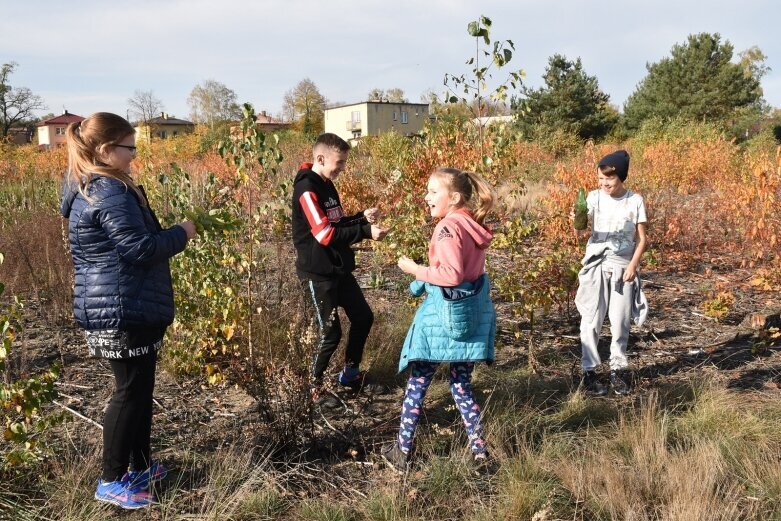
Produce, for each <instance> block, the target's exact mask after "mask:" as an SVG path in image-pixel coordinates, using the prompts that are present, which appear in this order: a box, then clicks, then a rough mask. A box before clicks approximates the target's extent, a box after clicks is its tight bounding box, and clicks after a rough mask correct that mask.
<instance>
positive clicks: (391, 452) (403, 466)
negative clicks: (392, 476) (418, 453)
mask: <svg viewBox="0 0 781 521" xmlns="http://www.w3.org/2000/svg"><path fill="white" fill-rule="evenodd" d="M380 455H381V456H382V459H384V460H385V463H387V464H388V466H390V467H391V468H392V469H393V470H395V471H396V472H400V473H404V472H406V471H407V469H408V468H409V454H406V453H405V452H404V451H403V450H401V447H399V444H398V443H396V442H395V441H394V442H393V443H389V444H387V445H385V446H384V447H382V449H380Z"/></svg>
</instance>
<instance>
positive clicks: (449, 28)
mask: <svg viewBox="0 0 781 521" xmlns="http://www.w3.org/2000/svg"><path fill="white" fill-rule="evenodd" d="M780 5H781V3H778V2H773V1H771V0H743V1H742V2H736V1H735V0H730V1H724V0H711V1H687V0H678V1H670V0H657V1H656V2H648V1H635V0H623V1H619V0H547V1H546V0H514V1H495V0H483V1H481V2H475V1H474V0H472V1H462V0H451V1H445V0H418V1H409V0H398V1H396V2H395V3H392V2H388V1H383V2H380V1H374V0H363V1H355V0H338V1H328V2H326V1H311V0H286V1H281V0H258V1H249V0H243V1H242V0H220V1H219V2H218V1H207V0H186V1H185V0H156V1H151V0H138V1H128V2H106V1H93V0H84V1H74V2H63V1H62V0H59V1H50V0H33V1H28V2H22V1H17V0H13V1H11V0H6V1H3V2H2V7H0V13H1V14H0V62H1V63H5V62H8V61H15V62H17V63H18V64H19V66H18V68H17V70H16V72H15V73H14V75H13V76H12V78H11V83H12V85H14V86H25V87H29V88H30V89H32V90H33V91H34V92H35V93H37V94H39V95H41V96H42V97H43V98H44V100H45V102H46V104H47V105H48V108H49V110H48V111H51V112H54V113H57V114H59V113H61V112H62V109H63V107H65V108H67V109H68V110H69V111H70V112H73V113H77V114H81V115H84V116H86V115H88V114H90V113H92V112H95V111H99V110H107V111H111V112H116V113H119V114H124V113H125V110H126V109H127V98H128V97H130V96H131V95H132V94H133V92H134V91H135V90H136V89H142V90H153V91H154V93H155V95H156V96H157V97H158V98H160V99H161V100H162V101H163V103H164V105H165V109H166V110H167V111H168V112H169V113H172V114H175V115H176V116H178V117H189V109H188V107H187V96H188V95H189V93H190V91H191V90H192V88H193V87H194V86H195V85H196V84H198V83H200V82H201V81H203V80H206V79H215V80H217V81H220V82H222V83H224V84H226V85H227V86H228V87H230V88H231V89H233V90H234V91H235V92H236V93H237V95H238V99H239V101H241V102H243V101H250V102H252V103H253V104H254V105H255V107H256V108H257V109H258V110H263V109H265V110H268V111H269V112H271V113H278V112H279V111H280V110H281V107H282V99H283V96H284V94H285V92H286V91H287V90H289V89H291V88H292V87H293V86H295V84H296V83H297V82H298V81H299V80H301V79H303V78H305V77H309V78H311V79H312V80H313V81H314V82H315V83H316V84H317V86H318V87H319V89H320V91H321V92H322V93H323V95H325V96H326V98H328V100H329V101H332V102H347V103H352V102H357V101H361V100H363V99H365V98H366V95H367V93H368V91H369V90H370V89H372V88H373V87H379V88H390V87H400V88H402V89H404V91H405V92H406V95H407V97H408V98H409V99H410V101H414V102H417V101H419V100H420V95H421V94H422V93H424V92H425V91H427V90H429V89H433V90H434V91H435V92H442V91H443V86H442V79H443V77H444V74H445V73H446V72H448V73H453V74H460V73H462V72H466V71H467V67H466V65H464V61H465V60H466V59H467V58H468V57H469V56H470V55H471V54H472V53H473V52H474V41H473V40H471V39H470V38H469V37H468V36H467V35H466V25H467V23H468V22H469V21H470V20H474V19H476V18H477V17H478V16H479V15H481V14H484V15H486V16H488V17H490V18H491V19H492V20H493V28H492V37H493V38H494V39H511V40H513V41H514V43H515V47H516V54H515V56H514V58H513V60H512V62H511V65H512V66H513V67H515V68H523V69H524V70H525V71H526V74H527V79H526V81H527V83H528V84H529V85H531V86H534V87H536V86H539V85H541V83H542V80H541V76H542V74H543V72H544V70H545V66H546V64H547V60H548V57H550V56H551V55H552V54H554V53H563V54H565V55H566V56H567V57H568V58H571V59H574V58H577V57H580V58H581V59H582V61H583V66H584V68H585V70H586V72H587V73H588V74H591V75H595V76H597V78H598V80H599V84H600V87H601V88H602V90H604V91H605V92H607V93H608V94H609V95H610V97H611V101H612V102H613V103H615V104H617V105H623V103H624V101H625V100H626V98H627V96H629V95H630V94H631V93H632V92H633V91H634V89H635V87H636V85H637V83H638V82H639V81H640V80H641V79H642V78H643V77H644V76H645V73H646V69H645V65H646V63H648V62H656V61H658V60H659V59H661V58H663V57H665V56H668V55H669V53H670V48H671V47H672V46H673V44H675V43H680V42H683V41H685V39H686V36H687V35H689V34H692V33H698V32H718V33H720V34H721V36H722V38H723V39H727V40H729V41H730V42H731V43H732V44H733V45H734V47H735V52H736V54H737V52H739V51H741V50H744V49H747V48H749V47H751V46H753V45H757V46H759V48H760V49H762V51H763V52H764V53H765V54H766V55H767V56H768V60H767V62H766V63H767V65H769V66H770V67H771V69H772V70H771V72H770V73H769V74H768V75H767V76H766V77H765V78H764V80H763V88H764V91H765V99H766V100H767V101H768V102H769V103H770V104H771V105H773V106H775V107H781V37H779V26H778V20H781V7H779V6H780ZM497 79H503V76H502V77H501V78H500V77H499V76H497ZM48 111H47V112H48Z"/></svg>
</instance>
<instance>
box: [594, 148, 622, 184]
mask: <svg viewBox="0 0 781 521" xmlns="http://www.w3.org/2000/svg"><path fill="white" fill-rule="evenodd" d="M597 166H599V167H603V166H612V167H613V168H615V169H616V175H617V176H618V178H619V179H620V180H621V182H622V183H623V182H624V181H626V176H627V175H629V154H627V152H626V150H616V151H615V152H613V153H612V154H608V155H606V156H605V157H603V158H602V159H600V160H599V165H597Z"/></svg>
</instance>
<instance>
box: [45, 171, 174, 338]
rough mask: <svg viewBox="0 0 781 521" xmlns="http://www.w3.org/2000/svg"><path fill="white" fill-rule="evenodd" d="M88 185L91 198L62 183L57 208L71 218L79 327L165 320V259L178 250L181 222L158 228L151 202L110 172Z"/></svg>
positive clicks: (170, 304) (168, 304) (169, 316)
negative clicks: (145, 201)
mask: <svg viewBox="0 0 781 521" xmlns="http://www.w3.org/2000/svg"><path fill="white" fill-rule="evenodd" d="M86 191H87V195H88V196H89V197H90V199H91V201H90V200H87V199H85V198H84V196H83V195H81V194H80V193H79V192H78V189H77V188H76V187H74V186H72V185H70V184H68V183H66V184H65V186H64V189H63V197H62V205H61V208H60V211H61V213H62V215H63V216H64V217H66V218H68V221H69V222H68V238H69V242H70V249H71V256H72V257H73V267H74V270H75V280H74V282H75V287H74V298H73V313H74V315H75V317H76V321H77V322H78V324H79V326H81V327H82V328H83V329H86V330H103V329H119V330H123V331H126V330H128V329H132V328H138V327H147V326H167V325H169V324H171V322H173V319H174V295H173V287H172V284H171V272H170V270H169V268H168V259H169V258H171V257H173V256H174V255H176V254H177V253H179V252H181V251H182V250H184V248H185V246H186V244H187V233H186V232H185V230H184V228H182V227H181V226H173V227H171V228H168V229H166V230H163V229H162V227H161V226H160V223H159V222H158V221H157V218H156V217H155V215H154V214H153V213H152V211H151V210H150V209H149V207H148V206H141V204H139V200H138V198H137V196H136V195H135V193H134V192H133V191H132V190H129V189H128V188H127V187H126V186H125V185H124V183H122V182H121V181H118V180H116V179H113V178H111V177H105V176H95V177H94V178H93V180H92V182H91V183H90V184H89V185H88V187H87V190H86Z"/></svg>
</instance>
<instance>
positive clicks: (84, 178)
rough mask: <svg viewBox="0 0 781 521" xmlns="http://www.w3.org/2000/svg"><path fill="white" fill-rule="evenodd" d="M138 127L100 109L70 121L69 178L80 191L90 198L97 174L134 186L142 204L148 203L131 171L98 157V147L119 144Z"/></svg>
mask: <svg viewBox="0 0 781 521" xmlns="http://www.w3.org/2000/svg"><path fill="white" fill-rule="evenodd" d="M134 132H135V129H133V127H132V125H130V123H128V121H127V120H126V119H125V118H123V117H121V116H117V115H116V114H111V113H109V112H96V113H95V114H92V115H91V116H89V117H88V118H87V119H85V120H83V121H79V122H76V123H71V124H70V125H68V128H67V130H66V131H65V142H66V145H67V147H68V173H67V174H66V175H67V176H68V182H69V183H71V184H72V185H73V186H77V187H78V190H79V192H80V193H81V194H82V195H83V196H84V197H85V198H87V199H88V200H89V195H88V193H87V192H88V188H87V187H88V186H89V184H90V182H91V181H92V178H93V177H94V176H95V175H102V176H106V177H111V178H114V179H116V180H117V181H120V182H121V183H123V184H124V185H125V186H126V187H127V188H128V189H129V190H132V191H133V192H134V193H135V194H136V196H137V197H138V200H139V201H140V204H141V205H142V206H143V205H146V199H145V198H144V196H143V195H142V194H141V190H140V189H139V188H138V186H137V185H136V184H135V183H134V182H133V179H132V178H131V177H130V174H128V173H127V172H123V171H122V170H119V169H116V168H112V167H110V166H108V165H105V164H103V163H101V162H100V161H99V160H98V157H97V152H98V149H99V148H100V147H102V146H104V145H116V144H117V143H119V142H120V141H122V140H123V139H125V138H126V137H128V136H129V135H131V134H133V133H134Z"/></svg>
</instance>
